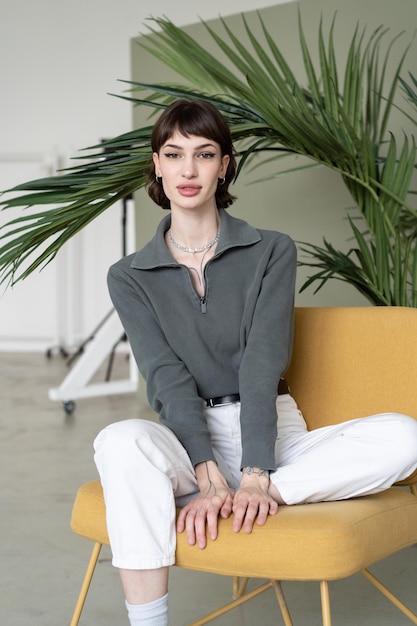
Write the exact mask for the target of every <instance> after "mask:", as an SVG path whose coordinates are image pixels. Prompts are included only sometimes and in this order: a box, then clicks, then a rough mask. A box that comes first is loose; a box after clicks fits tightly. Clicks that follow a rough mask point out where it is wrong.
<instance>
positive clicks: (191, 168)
mask: <svg viewBox="0 0 417 626" xmlns="http://www.w3.org/2000/svg"><path fill="white" fill-rule="evenodd" d="M182 175H183V176H184V178H194V177H195V176H196V175H197V166H196V162H195V159H194V158H193V156H185V157H184V161H183V168H182Z"/></svg>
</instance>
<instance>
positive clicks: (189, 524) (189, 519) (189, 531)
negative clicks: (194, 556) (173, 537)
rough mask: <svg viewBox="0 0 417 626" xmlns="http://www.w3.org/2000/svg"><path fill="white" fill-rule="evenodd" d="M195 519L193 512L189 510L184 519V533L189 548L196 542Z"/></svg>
mask: <svg viewBox="0 0 417 626" xmlns="http://www.w3.org/2000/svg"><path fill="white" fill-rule="evenodd" d="M195 517H196V514H195V511H194V510H189V511H188V513H187V516H186V518H185V532H186V535H187V542H188V544H189V545H190V546H194V545H195V542H196V535H195Z"/></svg>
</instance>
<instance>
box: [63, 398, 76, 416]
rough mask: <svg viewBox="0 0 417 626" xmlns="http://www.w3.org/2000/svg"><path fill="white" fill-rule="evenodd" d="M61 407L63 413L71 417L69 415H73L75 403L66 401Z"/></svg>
mask: <svg viewBox="0 0 417 626" xmlns="http://www.w3.org/2000/svg"><path fill="white" fill-rule="evenodd" d="M63 406H64V411H65V413H66V414H67V415H71V413H73V412H74V409H75V402H73V401H72V400H67V402H64V404H63Z"/></svg>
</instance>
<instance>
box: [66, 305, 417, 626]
mask: <svg viewBox="0 0 417 626" xmlns="http://www.w3.org/2000/svg"><path fill="white" fill-rule="evenodd" d="M286 378H287V380H288V382H289V385H290V388H291V392H292V395H293V396H294V398H295V399H296V400H297V403H298V405H299V407H300V409H301V410H302V412H303V414H304V417H305V419H306V421H307V424H308V427H309V428H310V429H313V428H318V427H320V426H325V425H327V424H332V423H337V422H341V421H346V420H349V419H354V418H357V417H362V416H365V415H372V414H374V413H381V412H384V411H396V412H401V413H405V414H407V415H410V416H412V417H414V418H415V419H417V393H416V381H417V310H415V309H411V308H402V307H361V308H320V307H316V308H297V309H296V311H295V333H294V350H293V356H292V360H291V365H290V368H289V370H288V372H287V373H286ZM416 483H417V472H415V473H414V474H413V475H412V476H410V477H409V478H408V479H407V480H405V481H402V483H401V485H400V486H399V487H400V488H399V487H398V486H396V487H392V488H391V489H388V490H386V491H384V492H382V493H379V494H375V495H371V496H365V497H362V498H355V499H351V500H344V501H338V502H323V503H318V504H308V505H296V506H284V507H280V510H279V513H278V515H276V516H274V517H271V518H269V519H268V521H267V523H266V525H265V526H263V527H258V526H257V527H255V528H254V530H253V532H252V533H251V534H250V535H244V534H242V533H239V534H236V533H235V532H233V530H232V524H231V519H228V520H223V519H221V520H220V521H219V536H218V539H217V540H216V541H215V542H210V543H209V544H208V546H207V548H206V549H205V550H198V549H196V548H195V547H190V546H189V545H188V544H187V541H186V537H185V535H184V534H181V535H178V537H177V539H178V543H177V552H176V566H177V567H183V568H186V569H191V570H197V571H204V572H212V573H217V574H222V575H226V576H232V577H233V591H234V596H235V599H234V600H232V601H231V602H230V603H228V604H227V605H225V606H224V607H221V608H220V609H217V610H215V611H213V612H212V613H210V615H207V616H205V617H203V618H201V619H200V620H197V621H195V622H193V624H192V625H190V626H200V625H203V624H206V623H208V622H209V621H211V620H213V619H215V618H216V617H218V616H220V615H222V614H223V613H225V612H226V611H229V610H231V609H233V608H234V607H236V606H238V605H239V604H242V603H243V602H246V601H248V600H250V599H251V598H252V597H254V596H256V595H258V594H260V593H262V592H263V591H265V590H266V589H269V588H271V587H273V588H274V589H275V591H276V594H277V599H278V602H279V606H280V608H281V612H282V616H283V620H284V623H285V625H286V626H292V624H293V622H292V619H291V616H290V612H289V609H288V606H287V604H286V602H285V598H284V595H283V592H282V588H281V581H306V580H309V581H318V582H319V583H320V591H321V600H322V619H323V626H331V612H330V600H329V586H328V582H329V581H331V580H337V579H340V578H345V577H347V576H350V575H352V574H355V573H358V572H361V573H362V574H363V575H364V576H365V577H366V578H367V579H368V580H370V582H372V583H373V584H374V585H375V586H376V587H377V588H378V589H379V590H380V591H381V592H382V593H383V594H384V595H385V596H386V597H387V598H388V599H389V600H391V601H392V602H393V603H394V604H395V605H396V606H397V607H398V608H399V609H400V610H401V611H402V612H403V613H404V614H405V615H407V617H409V619H410V620H411V622H412V623H413V624H417V615H415V614H414V613H412V612H411V611H410V610H409V609H408V608H407V607H406V606H405V605H404V604H403V603H402V602H400V600H398V599H397V598H396V597H395V596H394V595H393V594H392V593H391V592H390V591H389V590H388V589H387V588H386V587H385V586H384V585H383V584H382V583H381V582H380V581H379V580H377V579H376V578H375V577H374V576H373V574H371V572H369V570H368V569H367V568H368V567H369V566H370V565H371V564H372V563H375V562H376V561H379V560H381V559H383V558H385V557H387V556H389V555H391V554H393V553H395V552H397V551H399V550H401V549H402V548H404V547H406V546H410V545H413V544H414V543H417V487H416ZM405 486H408V487H409V488H405ZM71 527H72V530H73V531H74V532H75V533H78V534H79V535H81V536H83V537H87V538H88V539H91V540H93V541H94V542H95V543H94V547H93V552H92V556H91V559H90V562H89V564H88V568H87V572H86V574H85V577H84V581H83V584H82V588H81V591H80V594H79V598H78V601H77V604H76V607H75V610H74V614H73V617H72V621H71V626H77V624H78V622H79V618H80V615H81V611H82V608H83V605H84V602H85V598H86V596H87V593H88V588H89V585H90V583H91V579H92V576H93V573H94V568H95V565H96V562H97V559H98V556H99V553H100V549H101V546H102V544H108V543H109V540H108V536H107V530H106V520H105V505H104V500H103V495H102V490H101V485H100V483H99V481H97V480H96V481H93V482H90V483H87V484H85V485H83V486H81V487H80V489H79V490H78V493H77V496H76V499H75V503H74V508H73V513H72V520H71ZM249 578H260V579H265V581H266V582H265V583H264V584H261V585H260V586H258V587H257V588H256V589H254V590H252V591H250V592H248V593H246V583H247V580H248V579H249Z"/></svg>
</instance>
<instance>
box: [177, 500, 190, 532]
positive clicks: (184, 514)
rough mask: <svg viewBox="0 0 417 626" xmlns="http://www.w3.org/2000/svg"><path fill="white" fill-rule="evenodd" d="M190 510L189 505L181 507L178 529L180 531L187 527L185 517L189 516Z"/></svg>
mask: <svg viewBox="0 0 417 626" xmlns="http://www.w3.org/2000/svg"><path fill="white" fill-rule="evenodd" d="M188 511H189V508H188V506H187V507H184V508H183V509H181V510H180V512H179V513H178V518H177V531H178V532H179V533H182V532H184V529H185V519H186V517H187V513H188Z"/></svg>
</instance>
